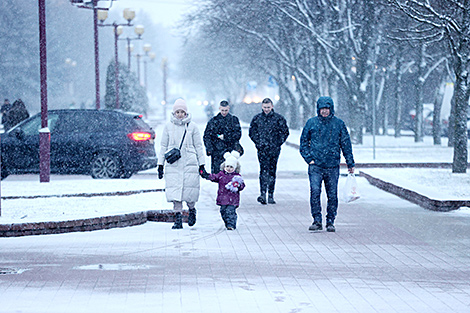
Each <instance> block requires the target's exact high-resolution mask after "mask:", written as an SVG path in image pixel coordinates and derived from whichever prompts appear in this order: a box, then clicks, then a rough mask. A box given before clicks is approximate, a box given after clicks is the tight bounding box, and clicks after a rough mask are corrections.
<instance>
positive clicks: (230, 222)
mask: <svg viewBox="0 0 470 313" xmlns="http://www.w3.org/2000/svg"><path fill="white" fill-rule="evenodd" d="M220 215H221V216H222V219H223V220H224V223H225V227H232V228H233V229H235V228H237V207H236V206H234V205H221V206H220Z"/></svg>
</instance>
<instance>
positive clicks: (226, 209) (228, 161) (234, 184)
mask: <svg viewBox="0 0 470 313" xmlns="http://www.w3.org/2000/svg"><path fill="white" fill-rule="evenodd" d="M239 157H240V153H238V152H237V151H232V152H226V153H225V154H224V159H225V162H223V163H222V164H221V165H220V168H221V171H220V172H219V173H217V174H204V175H203V174H201V175H203V178H205V179H208V180H210V181H213V182H217V183H219V189H218V191H217V200H216V203H217V205H220V215H221V216H222V219H223V220H224V223H225V227H226V228H227V230H234V229H236V228H237V211H236V209H237V208H238V206H239V204H240V191H242V190H243V189H244V188H245V183H244V181H243V178H242V176H241V175H240V173H239V172H240V163H239V162H238V158H239Z"/></svg>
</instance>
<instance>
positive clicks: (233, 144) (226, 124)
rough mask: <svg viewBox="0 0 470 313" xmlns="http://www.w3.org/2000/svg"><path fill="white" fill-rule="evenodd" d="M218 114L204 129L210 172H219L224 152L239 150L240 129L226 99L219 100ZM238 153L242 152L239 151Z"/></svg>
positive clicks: (238, 122)
mask: <svg viewBox="0 0 470 313" xmlns="http://www.w3.org/2000/svg"><path fill="white" fill-rule="evenodd" d="M219 111H220V112H219V114H217V115H216V116H214V117H213V118H211V119H210V120H209V122H207V126H206V129H205V130H204V136H203V140H204V145H205V146H206V154H207V155H208V156H210V157H211V172H212V174H217V173H218V172H220V164H222V162H224V153H225V152H232V151H233V150H237V151H238V150H239V149H238V148H237V147H238V146H239V140H240V138H241V136H242V129H241V127H240V121H239V120H238V117H236V116H234V115H232V114H230V113H229V111H230V105H229V103H228V102H227V101H225V100H223V101H221V102H220V106H219ZM238 152H240V154H242V152H241V151H238Z"/></svg>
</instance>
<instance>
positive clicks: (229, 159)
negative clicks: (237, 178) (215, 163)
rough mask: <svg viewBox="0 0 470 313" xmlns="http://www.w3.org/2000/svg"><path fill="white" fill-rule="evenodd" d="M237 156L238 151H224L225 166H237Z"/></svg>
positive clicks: (238, 154)
mask: <svg viewBox="0 0 470 313" xmlns="http://www.w3.org/2000/svg"><path fill="white" fill-rule="evenodd" d="M239 157H240V153H238V151H232V152H225V153H224V159H225V166H227V165H230V166H232V167H233V168H237V166H238V158H239Z"/></svg>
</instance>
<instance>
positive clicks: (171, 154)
mask: <svg viewBox="0 0 470 313" xmlns="http://www.w3.org/2000/svg"><path fill="white" fill-rule="evenodd" d="M185 136H186V129H185V130H184V135H183V139H181V143H180V147H179V149H178V148H173V149H171V150H170V151H168V152H166V153H165V160H166V161H167V162H168V163H170V164H173V163H175V162H176V161H178V160H179V159H181V147H182V146H183V141H184V137H185Z"/></svg>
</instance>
